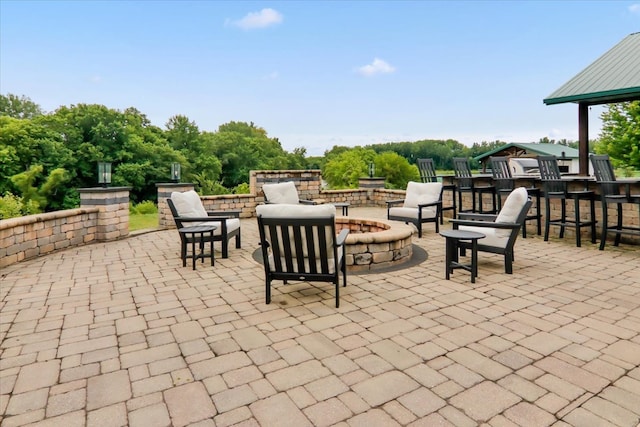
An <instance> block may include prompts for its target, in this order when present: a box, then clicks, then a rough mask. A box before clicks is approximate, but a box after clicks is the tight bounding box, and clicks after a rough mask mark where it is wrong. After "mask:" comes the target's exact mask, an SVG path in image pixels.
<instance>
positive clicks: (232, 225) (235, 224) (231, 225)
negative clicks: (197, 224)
mask: <svg viewBox="0 0 640 427" xmlns="http://www.w3.org/2000/svg"><path fill="white" fill-rule="evenodd" d="M225 222H226V223H227V233H231V232H232V231H235V230H237V229H238V228H240V218H229V219H225ZM202 224H203V225H216V222H215V221H213V222H206V223H202ZM218 224H219V223H218ZM221 234H222V227H220V226H218V227H217V228H216V229H215V230H213V235H214V236H219V235H221Z"/></svg>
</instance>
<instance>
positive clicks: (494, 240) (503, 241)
mask: <svg viewBox="0 0 640 427" xmlns="http://www.w3.org/2000/svg"><path fill="white" fill-rule="evenodd" d="M459 228H460V230H466V231H476V232H478V233H482V234H484V235H485V236H486V237H485V238H484V239H479V240H478V244H479V245H486V246H494V247H496V248H506V247H507V242H508V241H509V234H507V236H503V235H501V234H498V232H502V230H498V229H497V228H491V227H474V226H471V225H461V226H460V227H459ZM507 231H509V230H507Z"/></svg>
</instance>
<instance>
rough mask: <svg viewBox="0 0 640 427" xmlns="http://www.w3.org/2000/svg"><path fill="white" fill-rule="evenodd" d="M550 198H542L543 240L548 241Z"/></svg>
mask: <svg viewBox="0 0 640 427" xmlns="http://www.w3.org/2000/svg"><path fill="white" fill-rule="evenodd" d="M549 202H550V200H549V199H548V198H546V197H545V199H544V241H545V242H548V241H549V215H551V206H549Z"/></svg>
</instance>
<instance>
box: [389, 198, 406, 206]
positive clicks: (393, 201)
mask: <svg viewBox="0 0 640 427" xmlns="http://www.w3.org/2000/svg"><path fill="white" fill-rule="evenodd" d="M400 203H404V199H394V200H387V207H388V208H390V207H391V206H393V205H398V204H400Z"/></svg>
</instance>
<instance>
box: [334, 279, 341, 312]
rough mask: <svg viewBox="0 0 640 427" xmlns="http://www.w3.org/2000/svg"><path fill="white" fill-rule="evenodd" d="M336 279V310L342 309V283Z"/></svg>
mask: <svg viewBox="0 0 640 427" xmlns="http://www.w3.org/2000/svg"><path fill="white" fill-rule="evenodd" d="M338 282H339V280H338V278H337V277H336V282H335V288H336V308H340V283H338Z"/></svg>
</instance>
